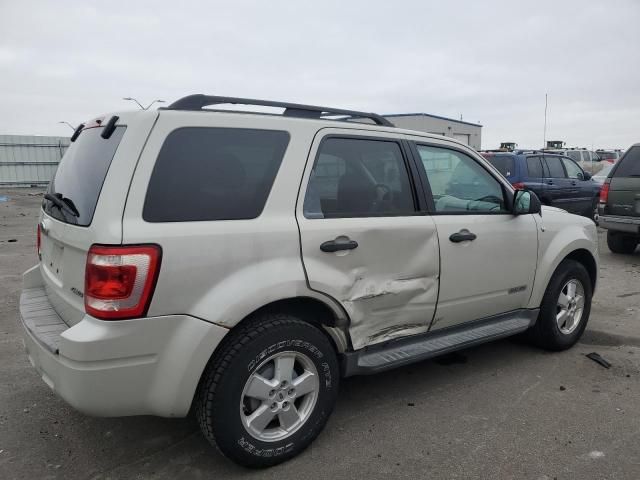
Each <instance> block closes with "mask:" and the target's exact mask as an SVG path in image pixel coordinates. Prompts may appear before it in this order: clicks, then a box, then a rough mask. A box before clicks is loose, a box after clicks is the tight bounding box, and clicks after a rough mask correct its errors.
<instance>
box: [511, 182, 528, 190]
mask: <svg viewBox="0 0 640 480" xmlns="http://www.w3.org/2000/svg"><path fill="white" fill-rule="evenodd" d="M511 185H513V188H515V189H516V190H524V189H525V185H524V183H522V182H515V183H512V184H511Z"/></svg>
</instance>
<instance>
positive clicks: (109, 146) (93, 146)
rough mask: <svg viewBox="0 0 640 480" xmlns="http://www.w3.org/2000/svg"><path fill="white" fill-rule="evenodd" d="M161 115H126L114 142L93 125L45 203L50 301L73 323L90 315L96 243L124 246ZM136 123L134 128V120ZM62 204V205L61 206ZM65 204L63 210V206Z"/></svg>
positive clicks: (43, 254)
mask: <svg viewBox="0 0 640 480" xmlns="http://www.w3.org/2000/svg"><path fill="white" fill-rule="evenodd" d="M156 115H157V114H153V113H151V112H148V113H147V114H146V115H138V117H142V118H136V121H135V122H134V121H133V119H134V118H135V117H136V116H135V115H134V116H131V115H130V116H127V115H123V116H121V117H120V119H119V120H118V122H117V124H116V128H115V130H114V131H113V133H112V134H111V135H110V136H109V137H108V138H103V137H102V135H101V134H102V132H103V131H104V127H102V126H101V125H104V124H105V123H106V121H107V120H108V118H103V119H101V123H100V124H99V123H97V122H93V123H91V124H89V125H88V126H87V127H86V128H85V129H84V130H83V131H82V132H81V133H80V135H79V136H78V138H77V139H76V140H75V141H74V142H72V143H71V145H70V147H69V148H68V149H67V151H66V152H65V155H64V157H63V158H62V160H61V162H60V165H59V166H58V170H57V172H56V174H55V176H54V178H53V180H52V181H51V183H50V184H49V188H48V190H47V193H49V194H50V195H53V196H55V197H57V198H58V199H59V202H56V203H59V206H56V205H55V203H54V202H53V201H50V200H46V199H44V200H43V204H42V206H43V209H42V212H41V216H40V232H41V248H40V271H41V274H42V278H43V282H44V287H45V290H46V292H47V295H48V299H49V302H50V303H51V304H52V306H53V308H54V309H55V310H56V312H57V313H58V315H60V317H61V318H62V319H63V320H64V321H65V322H66V323H67V324H68V325H73V324H75V323H77V322H79V321H80V320H81V319H82V317H83V316H84V276H85V275H84V272H85V264H86V261H87V252H88V250H89V248H90V247H91V245H92V244H94V243H106V244H108V243H111V244H118V243H120V242H121V241H122V212H123V210H124V204H125V201H126V195H127V189H128V187H129V182H130V180H131V175H132V174H133V170H134V169H135V162H136V160H137V158H138V155H139V152H140V150H141V148H142V144H143V142H144V140H145V139H146V136H147V135H148V133H149V131H150V129H151V127H152V125H153V120H154V119H155V116H156ZM130 120H131V121H132V124H129V121H130ZM60 202H62V204H60ZM60 205H61V206H60Z"/></svg>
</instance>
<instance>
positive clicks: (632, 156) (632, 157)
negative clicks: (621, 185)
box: [613, 147, 640, 177]
mask: <svg viewBox="0 0 640 480" xmlns="http://www.w3.org/2000/svg"><path fill="white" fill-rule="evenodd" d="M613 176H614V177H640V147H631V148H630V149H629V150H628V151H627V153H625V154H624V157H622V160H620V162H619V164H618V167H617V168H616V170H615V172H613Z"/></svg>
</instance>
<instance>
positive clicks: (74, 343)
mask: <svg viewBox="0 0 640 480" xmlns="http://www.w3.org/2000/svg"><path fill="white" fill-rule="evenodd" d="M39 274H40V272H39V271H38V270H37V269H36V270H34V269H31V270H29V271H27V272H26V273H25V286H29V287H31V288H25V289H23V292H22V295H21V297H20V317H21V319H22V324H23V326H24V328H25V335H24V338H25V347H26V350H27V354H28V356H29V360H30V361H31V363H32V364H33V366H34V367H35V368H36V370H37V371H38V373H39V374H40V375H41V377H42V379H43V380H44V382H45V383H46V384H47V385H49V387H51V389H52V390H54V391H55V392H56V394H58V395H59V396H60V397H61V398H62V399H64V400H65V401H66V402H67V403H69V404H70V405H71V406H73V407H74V408H76V409H78V410H80V411H81V412H84V413H87V414H89V415H96V416H126V415H158V416H163V417H182V416H185V415H186V414H187V413H188V411H189V408H190V406H191V401H192V399H193V395H194V393H195V390H196V387H197V385H198V382H199V380H200V376H201V374H202V371H203V370H204V367H205V366H206V364H207V362H208V360H209V358H210V357H211V354H212V353H213V351H214V349H215V348H216V346H217V345H218V344H219V342H220V340H221V339H222V338H223V337H224V335H225V334H226V333H227V332H228V330H227V329H225V328H222V327H219V326H217V325H214V324H212V323H209V322H205V321H203V320H200V319H197V318H194V317H191V316H188V315H169V316H162V317H153V318H141V319H135V320H124V321H111V322H108V321H101V320H96V319H95V318H93V317H90V316H88V315H87V316H85V317H84V318H83V320H82V321H80V322H79V323H77V324H76V325H74V326H73V327H67V326H66V324H65V323H64V322H63V321H62V320H61V319H60V317H59V316H58V315H57V314H56V313H55V311H54V310H53V308H52V307H51V304H50V303H49V301H48V299H47V295H46V293H45V291H44V288H43V287H42V286H34V285H37V281H34V275H39Z"/></svg>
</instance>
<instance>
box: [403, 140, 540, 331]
mask: <svg viewBox="0 0 640 480" xmlns="http://www.w3.org/2000/svg"><path fill="white" fill-rule="evenodd" d="M450 145H451V144H445V143H439V142H437V141H435V140H434V141H431V140H429V141H426V140H415V141H414V142H412V146H413V152H414V154H415V156H416V159H417V164H418V166H419V167H420V171H421V175H422V177H423V183H424V185H425V186H426V188H425V189H426V190H427V200H428V201H429V205H430V211H431V214H432V218H433V221H434V222H435V226H436V229H437V230H438V238H439V242H440V258H441V265H440V294H439V298H438V306H437V309H436V314H435V318H434V321H433V325H432V327H431V329H432V330H437V329H443V328H447V327H453V326H455V325H459V324H461V323H465V322H469V321H473V320H478V319H482V318H486V317H490V316H492V315H497V314H501V313H505V312H509V311H513V310H517V309H520V308H523V307H524V306H525V305H526V303H527V302H528V300H529V296H530V294H531V289H532V287H533V281H534V277H535V272H536V262H537V250H538V237H537V227H536V222H535V220H534V218H533V216H532V215H521V216H514V215H512V214H511V213H510V202H511V200H510V196H511V195H510V187H509V186H508V183H507V182H506V181H504V180H501V179H500V176H499V174H498V173H497V172H495V171H493V170H492V169H490V168H489V167H488V166H487V165H486V164H485V163H484V162H482V160H480V159H479V158H478V157H477V155H476V154H475V153H474V152H472V151H470V150H466V149H462V148H460V149H458V148H456V147H451V146H450Z"/></svg>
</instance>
